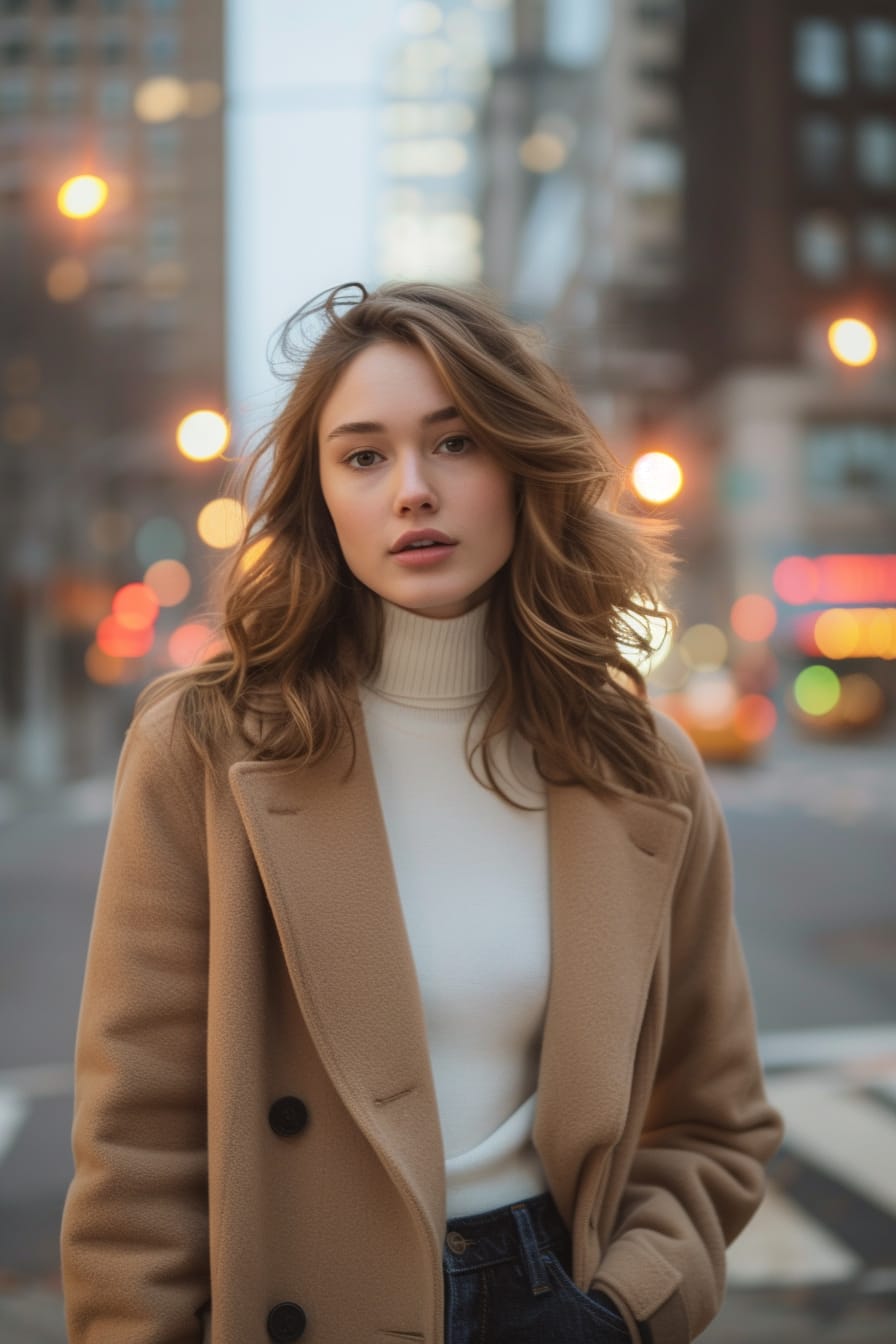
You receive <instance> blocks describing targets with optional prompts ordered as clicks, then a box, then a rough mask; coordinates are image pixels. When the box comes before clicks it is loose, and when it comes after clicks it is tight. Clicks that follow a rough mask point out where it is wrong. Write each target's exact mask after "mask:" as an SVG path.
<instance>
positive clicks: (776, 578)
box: [772, 555, 818, 606]
mask: <svg viewBox="0 0 896 1344" xmlns="http://www.w3.org/2000/svg"><path fill="white" fill-rule="evenodd" d="M772 584H773V585H774V589H775V592H776V593H777V594H778V596H779V597H782V598H783V599H784V601H785V602H789V603H790V604H791V605H792V606H796V605H798V604H800V603H802V602H811V601H813V599H814V598H815V596H816V594H817V593H818V571H817V570H816V568H815V563H814V561H812V560H809V559H807V558H806V556H804V555H789V556H788V557H787V559H786V560H782V561H781V563H780V564H778V565H776V566H775V571H774V574H773V575H772Z"/></svg>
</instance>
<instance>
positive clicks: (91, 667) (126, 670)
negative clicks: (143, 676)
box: [84, 644, 139, 686]
mask: <svg viewBox="0 0 896 1344" xmlns="http://www.w3.org/2000/svg"><path fill="white" fill-rule="evenodd" d="M138 666H139V665H138V664H136V663H134V662H132V661H131V662H129V661H128V660H127V659H126V658H119V657H117V656H116V655H114V654H110V653H104V652H103V650H102V649H101V648H100V647H99V645H98V644H91V645H90V648H89V649H88V650H87V652H86V653H85V654H84V671H85V672H86V673H87V675H88V677H89V678H90V680H91V681H92V682H95V683H96V685H98V686H118V685H120V684H121V683H122V682H126V681H129V680H131V678H132V676H133V674H134V671H135V670H136V669H137V668H138Z"/></svg>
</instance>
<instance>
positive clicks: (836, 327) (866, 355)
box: [828, 317, 877, 368]
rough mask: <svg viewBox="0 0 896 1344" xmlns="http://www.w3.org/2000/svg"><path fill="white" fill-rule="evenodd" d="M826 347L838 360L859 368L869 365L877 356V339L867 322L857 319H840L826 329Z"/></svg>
mask: <svg viewBox="0 0 896 1344" xmlns="http://www.w3.org/2000/svg"><path fill="white" fill-rule="evenodd" d="M828 345H829V346H830V347H831V350H832V351H833V352H834V354H835V355H836V356H837V358H838V359H839V360H840V362H841V364H849V365H851V366H852V367H853V368H860V367H861V366H862V365H864V364H870V363H871V361H872V359H873V358H874V356H875V355H876V354H877V337H876V335H875V334H874V331H873V330H872V328H871V327H869V326H868V323H867V322H862V321H860V319H859V318H857V317H841V318H839V319H838V320H837V321H836V322H832V323H831V325H830V326H829V327H828Z"/></svg>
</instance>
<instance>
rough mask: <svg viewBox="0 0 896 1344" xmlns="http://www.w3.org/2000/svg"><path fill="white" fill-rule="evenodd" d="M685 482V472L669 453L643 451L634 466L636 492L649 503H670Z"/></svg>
mask: <svg viewBox="0 0 896 1344" xmlns="http://www.w3.org/2000/svg"><path fill="white" fill-rule="evenodd" d="M683 483H684V473H683V472H682V470H681V467H680V466H679V464H678V463H677V462H676V460H675V458H674V457H672V456H671V455H670V454H669V453H659V452H650V453H642V454H641V455H640V457H637V458H636V459H635V462H634V465H633V466H632V485H633V486H634V488H635V494H637V495H638V496H639V497H640V498H641V499H643V500H646V501H647V503H648V504H668V502H669V500H670V499H674V498H675V496H676V495H677V494H678V493H679V492H680V490H681V487H682V485H683Z"/></svg>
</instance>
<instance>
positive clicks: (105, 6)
mask: <svg viewBox="0 0 896 1344" xmlns="http://www.w3.org/2000/svg"><path fill="white" fill-rule="evenodd" d="M127 7H128V0H100V9H101V10H102V12H103V13H104V14H121V13H122V12H123V11H124V10H125V9H127Z"/></svg>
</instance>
